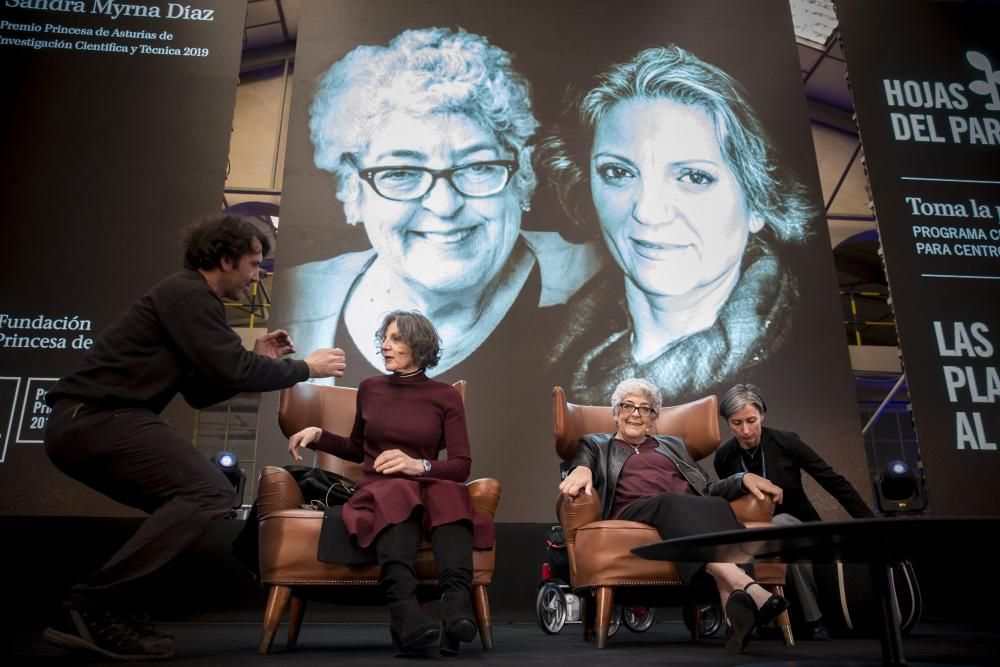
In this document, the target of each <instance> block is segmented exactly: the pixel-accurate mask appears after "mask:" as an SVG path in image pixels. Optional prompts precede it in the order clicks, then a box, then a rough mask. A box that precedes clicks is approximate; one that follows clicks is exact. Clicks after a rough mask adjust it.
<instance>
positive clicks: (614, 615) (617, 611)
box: [608, 605, 622, 639]
mask: <svg viewBox="0 0 1000 667" xmlns="http://www.w3.org/2000/svg"><path fill="white" fill-rule="evenodd" d="M620 627H622V608H621V607H620V606H618V605H615V606H613V607H612V608H611V622H610V623H609V624H608V639H611V638H612V637H614V636H615V634H617V632H618V629H619V628H620Z"/></svg>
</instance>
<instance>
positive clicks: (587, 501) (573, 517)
mask: <svg viewBox="0 0 1000 667" xmlns="http://www.w3.org/2000/svg"><path fill="white" fill-rule="evenodd" d="M556 516H558V517H559V523H560V524H562V527H563V534H564V535H565V536H566V544H576V531H577V530H578V529H579V528H582V527H583V526H586V525H587V524H588V523H593V522H594V521H600V520H601V501H600V499H599V498H598V497H597V493H596V492H594V493H592V494H590V495H589V496H588V495H587V494H585V493H581V494H580V495H579V496H577V497H576V498H574V499H573V500H572V501H570V502H567V501H566V499H565V498H563V496H562V494H560V495H559V498H558V499H557V500H556Z"/></svg>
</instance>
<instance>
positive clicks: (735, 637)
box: [726, 591, 758, 653]
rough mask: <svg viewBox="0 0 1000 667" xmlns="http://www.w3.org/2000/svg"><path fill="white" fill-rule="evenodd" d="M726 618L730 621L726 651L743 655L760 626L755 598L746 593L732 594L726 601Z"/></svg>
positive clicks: (736, 592) (734, 592)
mask: <svg viewBox="0 0 1000 667" xmlns="http://www.w3.org/2000/svg"><path fill="white" fill-rule="evenodd" d="M726 618H728V619H729V630H728V634H727V637H726V651H728V652H729V653H743V650H744V649H745V648H746V646H747V644H748V643H749V642H750V635H751V634H753V631H754V629H755V628H756V627H757V624H758V619H757V605H756V604H755V603H754V601H753V598H752V597H750V595H749V594H748V593H747V592H746V591H733V592H732V593H730V594H729V599H728V600H726Z"/></svg>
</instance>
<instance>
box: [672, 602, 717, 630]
mask: <svg viewBox="0 0 1000 667" xmlns="http://www.w3.org/2000/svg"><path fill="white" fill-rule="evenodd" d="M682 615H683V617H684V625H685V627H687V629H688V631H689V632H691V633H692V634H694V633H693V630H694V614H693V613H692V610H691V607H690V606H688V605H685V606H684V607H683V610H682ZM722 624H723V616H722V608H721V607H720V606H719V605H717V604H703V605H701V623H700V624H699V628H698V636H700V637H711V636H712V635H714V634H715V633H717V632H718V631H719V629H720V628H721V627H722Z"/></svg>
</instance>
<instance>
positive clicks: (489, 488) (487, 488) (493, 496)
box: [465, 477, 500, 518]
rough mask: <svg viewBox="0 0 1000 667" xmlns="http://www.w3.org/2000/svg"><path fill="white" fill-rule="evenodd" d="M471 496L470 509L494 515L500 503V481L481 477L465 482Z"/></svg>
mask: <svg viewBox="0 0 1000 667" xmlns="http://www.w3.org/2000/svg"><path fill="white" fill-rule="evenodd" d="M465 488H467V489H468V490H469V495H470V496H471V497H472V509H474V510H475V511H477V512H483V513H484V514H489V515H490V517H491V518H492V517H495V516H496V513H497V505H499V504H500V482H498V481H497V480H495V479H493V478H491V477H481V478H480V479H474V480H472V481H471V482H467V483H466V484H465Z"/></svg>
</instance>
